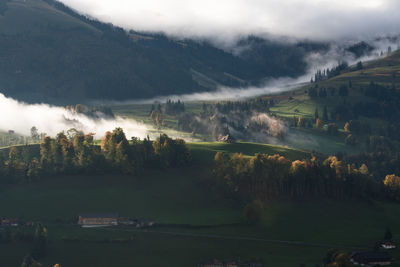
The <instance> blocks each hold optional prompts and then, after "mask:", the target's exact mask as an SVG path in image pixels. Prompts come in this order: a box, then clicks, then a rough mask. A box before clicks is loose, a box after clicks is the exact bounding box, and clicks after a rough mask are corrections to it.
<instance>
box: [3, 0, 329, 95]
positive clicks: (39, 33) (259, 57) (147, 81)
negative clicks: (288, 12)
mask: <svg viewBox="0 0 400 267" xmlns="http://www.w3.org/2000/svg"><path fill="white" fill-rule="evenodd" d="M0 3H1V4H0V47H1V49H0V92H1V93H4V94H6V95H7V96H11V97H15V98H18V99H21V100H25V101H29V102H38V101H44V102H52V103H60V102H62V103H65V102H71V103H73V102H76V101H77V100H79V102H82V99H107V100H110V99H116V100H125V99H138V98H148V97H152V96H156V95H168V94H179V93H190V92H194V91H206V90H213V89H215V88H216V87H217V86H219V85H228V86H245V85H249V84H258V83H259V82H260V81H261V80H262V79H263V78H266V77H280V76H292V77H293V76H298V75H301V74H303V73H304V72H305V69H306V67H307V66H306V63H305V62H304V56H305V54H306V53H307V52H308V51H316V50H324V49H327V46H326V45H325V44H319V43H299V44H282V43H276V42H273V41H265V40H262V39H259V38H255V37H249V38H246V39H244V40H242V41H240V42H239V43H238V44H237V46H238V47H239V48H240V49H239V50H240V51H242V52H241V53H240V54H237V53H235V54H233V53H230V51H224V50H221V49H218V48H216V47H214V46H212V45H211V44H209V43H207V42H195V41H190V40H184V41H179V40H172V39H169V38H167V37H166V36H164V35H154V34H144V33H138V32H134V31H130V32H126V31H124V30H123V29H121V28H118V27H114V26H113V25H111V24H105V23H101V22H99V21H96V20H94V19H90V18H87V17H86V16H82V15H80V14H78V13H76V12H75V11H73V10H71V9H69V8H68V7H66V6H64V5H63V4H61V3H59V2H57V1H54V0H26V1H19V0H1V1H0ZM272 55H273V56H272Z"/></svg>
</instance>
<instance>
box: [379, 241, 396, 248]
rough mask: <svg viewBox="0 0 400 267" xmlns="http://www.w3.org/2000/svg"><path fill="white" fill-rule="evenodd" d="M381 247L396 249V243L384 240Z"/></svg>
mask: <svg viewBox="0 0 400 267" xmlns="http://www.w3.org/2000/svg"><path fill="white" fill-rule="evenodd" d="M381 248H383V249H394V248H396V245H395V244H394V243H393V242H392V241H390V240H386V241H383V242H382V243H381Z"/></svg>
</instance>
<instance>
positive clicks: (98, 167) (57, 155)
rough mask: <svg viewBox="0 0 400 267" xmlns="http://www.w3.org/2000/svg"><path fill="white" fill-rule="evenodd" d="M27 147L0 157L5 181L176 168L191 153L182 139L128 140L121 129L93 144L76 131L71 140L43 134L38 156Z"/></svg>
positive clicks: (89, 137) (2, 175)
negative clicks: (30, 152) (29, 153)
mask: <svg viewBox="0 0 400 267" xmlns="http://www.w3.org/2000/svg"><path fill="white" fill-rule="evenodd" d="M27 148H28V146H26V147H24V146H22V147H11V148H10V150H9V155H8V158H6V159H4V158H3V159H0V177H1V178H2V180H3V181H5V182H12V183H15V182H18V183H21V182H27V181H28V182H29V181H34V180H36V179H40V178H41V177H45V176H50V175H54V174H74V173H82V172H83V173H105V172H114V173H124V174H130V175H137V174H138V173H140V172H141V171H142V170H144V169H146V168H170V167H180V166H184V165H187V164H189V163H190V161H191V153H190V151H189V149H188V148H187V146H186V144H185V141H184V140H182V139H172V138H170V137H168V136H167V135H165V134H163V135H160V136H159V137H158V138H157V139H156V140H154V141H152V140H150V138H149V137H147V138H145V139H144V140H140V139H138V138H136V137H133V138H132V139H131V140H130V141H128V139H127V138H126V136H125V133H124V132H123V130H122V129H121V128H116V129H114V130H113V131H112V132H107V133H106V134H105V136H104V137H103V139H102V141H101V145H100V146H99V145H96V144H95V141H94V137H93V134H91V133H89V134H86V135H84V134H82V133H79V132H78V133H77V134H76V135H75V136H74V137H73V138H72V139H71V138H68V137H67V136H66V135H65V133H64V132H61V133H59V134H57V136H56V137H55V138H51V137H49V136H46V137H44V138H43V140H42V141H41V143H40V155H38V156H37V157H33V159H31V160H28V159H29V157H27V156H26V155H24V154H25V153H26V149H27Z"/></svg>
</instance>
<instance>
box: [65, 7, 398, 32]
mask: <svg viewBox="0 0 400 267" xmlns="http://www.w3.org/2000/svg"><path fill="white" fill-rule="evenodd" d="M61 1H62V2H63V3H65V4H66V5H69V6H71V7H73V8H75V9H77V10H78V11H80V12H82V13H86V14H89V15H91V16H93V17H96V18H98V19H100V20H103V21H106V22H112V23H114V24H116V25H119V26H122V27H125V28H129V29H135V30H139V31H163V32H166V33H167V34H170V35H174V36H178V37H207V38H220V39H221V40H225V39H227V38H228V39H232V38H236V37H238V36H241V35H248V34H273V35H288V36H294V37H299V38H312V39H333V38H338V37H340V38H341V37H344V38H348V37H359V38H363V37H365V36H367V37H369V36H375V35H377V34H384V33H397V32H398V25H399V23H400V16H398V13H399V11H400V1H398V0H335V1H332V0H202V1H198V0H146V1H143V0H113V1H110V0H61Z"/></svg>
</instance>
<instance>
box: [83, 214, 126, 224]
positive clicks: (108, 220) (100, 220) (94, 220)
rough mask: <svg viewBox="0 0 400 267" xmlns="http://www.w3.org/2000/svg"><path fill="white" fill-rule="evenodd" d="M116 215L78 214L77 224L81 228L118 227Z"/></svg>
mask: <svg viewBox="0 0 400 267" xmlns="http://www.w3.org/2000/svg"><path fill="white" fill-rule="evenodd" d="M118 218H119V214H118V213H87V214H80V215H79V218H78V224H79V225H82V227H96V226H97V227H101V226H113V225H118Z"/></svg>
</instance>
